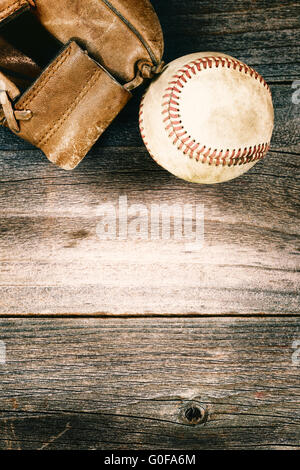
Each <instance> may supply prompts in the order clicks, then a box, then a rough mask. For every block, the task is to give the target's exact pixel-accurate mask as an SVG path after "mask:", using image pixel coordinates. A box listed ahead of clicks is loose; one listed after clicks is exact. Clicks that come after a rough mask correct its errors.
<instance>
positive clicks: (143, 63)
mask: <svg viewBox="0 0 300 470" xmlns="http://www.w3.org/2000/svg"><path fill="white" fill-rule="evenodd" d="M29 9H30V12H32V13H34V14H35V16H36V17H37V18H38V20H39V21H40V23H41V24H42V25H43V27H44V28H46V29H47V31H49V32H50V33H51V35H53V36H54V37H55V38H56V39H58V40H59V41H61V43H68V41H69V40H72V41H71V42H70V44H68V45H67V46H66V47H65V48H64V50H63V51H62V52H61V53H60V54H59V55H58V57H57V58H55V59H54V60H53V61H51V63H50V65H49V66H48V67H47V68H46V70H45V71H44V72H43V73H42V74H41V75H40V76H39V77H38V78H37V79H36V81H35V82H34V83H33V85H32V86H31V87H30V88H29V89H28V90H27V91H26V92H25V93H24V94H23V95H22V97H21V98H20V99H19V100H18V101H17V102H13V98H12V96H10V93H9V83H5V81H4V80H3V81H2V83H3V87H4V89H3V90H2V92H1V90H0V93H1V97H0V98H1V103H2V109H1V108H0V123H1V122H2V123H4V124H5V125H8V126H9V127H10V128H11V130H12V131H13V132H15V133H16V134H18V135H19V136H20V137H22V138H24V139H25V140H28V141H29V142H31V143H32V144H34V145H36V146H37V147H39V148H40V149H42V150H43V151H44V153H45V154H46V156H47V157H48V158H49V160H50V161H52V162H53V163H56V164H57V165H59V166H60V167H62V168H64V169H73V168H75V166H76V165H77V164H78V163H79V162H80V161H81V160H82V158H83V157H84V156H85V155H86V153H87V152H88V151H89V149H90V148H91V147H92V145H93V144H94V143H95V141H96V140H97V139H98V138H99V136H100V135H101V134H102V133H103V132H104V130H105V129H106V128H107V127H108V126H109V125H110V123H111V122H112V120H113V119H114V118H115V117H116V116H117V114H118V113H119V112H120V111H121V109H122V108H123V107H124V106H125V105H126V103H127V102H128V100H129V99H130V97H131V94H130V92H129V90H131V89H133V88H135V87H136V86H138V85H139V84H140V83H141V82H142V81H143V79H144V78H151V77H152V75H153V74H154V73H156V72H159V71H160V70H161V59H162V54H163V36H162V31H161V27H160V24H159V21H158V18H157V16H156V14H155V12H154V10H153V8H152V6H151V5H150V3H149V1H148V0H109V1H108V0H76V1H75V0H60V1H59V2H58V1H57V0H19V1H16V0H0V24H1V22H3V21H5V22H7V21H10V20H11V19H13V18H14V17H15V16H16V15H19V14H20V13H22V12H23V11H25V12H27V11H28V10H29ZM10 15H12V16H10ZM26 15H27V13H26ZM26 15H23V16H21V21H22V20H23V18H25V16H26ZM31 18H32V16H31ZM18 21H19V18H18ZM18 21H17V22H18ZM18 24H20V23H18ZM10 25H11V23H10ZM10 25H9V27H10ZM28 29H29V30H28ZM30 30H31V28H28V27H27V30H25V32H24V35H22V34H23V33H22V32H21V34H20V30H18V31H16V35H17V34H18V39H20V38H21V46H22V45H23V38H26V37H27V34H28V35H30ZM10 38H11V37H10ZM14 39H15V38H14V34H13V38H11V39H10V40H14ZM74 39H75V41H74ZM38 40H39V38H38V37H37V38H36V41H38ZM14 44H15V42H14ZM41 47H42V45H41ZM85 50H86V51H85ZM26 53H27V52H26ZM88 54H89V55H90V56H89V55H88ZM47 60H49V59H47ZM113 77H115V78H116V79H118V80H120V81H121V82H123V83H124V86H122V85H120V83H118V81H116V79H115V78H113ZM9 78H11V77H9ZM9 98H10V99H9Z"/></svg>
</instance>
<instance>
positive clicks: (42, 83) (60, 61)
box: [16, 47, 71, 109]
mask: <svg viewBox="0 0 300 470" xmlns="http://www.w3.org/2000/svg"><path fill="white" fill-rule="evenodd" d="M70 54H71V49H70V47H69V48H68V49H66V50H65V51H64V52H63V54H61V55H60V56H58V58H57V59H56V60H55V61H54V62H53V63H52V64H51V66H50V68H49V70H48V71H47V72H46V73H45V74H44V76H43V75H42V77H41V79H40V80H39V81H38V83H36V85H33V87H32V89H31V90H30V92H29V94H27V95H26V96H24V98H23V99H22V98H21V99H20V101H19V102H18V103H17V105H16V109H19V108H20V107H24V106H27V105H28V104H30V103H32V102H33V101H34V99H35V98H36V97H37V95H38V93H39V92H40V91H41V90H42V89H43V88H44V87H45V86H46V85H47V83H48V82H49V81H50V80H51V78H52V77H53V75H54V73H55V72H56V71H57V69H58V68H59V67H61V66H62V65H63V63H64V62H65V61H66V60H67V58H68V57H69V55H70Z"/></svg>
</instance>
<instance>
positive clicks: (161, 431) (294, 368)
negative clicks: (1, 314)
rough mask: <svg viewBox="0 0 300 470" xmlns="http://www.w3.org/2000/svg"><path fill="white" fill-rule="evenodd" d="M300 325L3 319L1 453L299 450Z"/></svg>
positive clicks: (279, 321)
mask: <svg viewBox="0 0 300 470" xmlns="http://www.w3.org/2000/svg"><path fill="white" fill-rule="evenodd" d="M299 327H300V322H299V319H298V318H285V319H283V318H278V319H276V318H257V319H254V318H252V319H251V318H248V319H244V320H243V319H234V318H227V319H214V318H211V319H206V318H202V319H199V318H198V319H196V318H195V319H185V320H184V319H162V318H157V319H149V318H148V319H119V320H118V321H116V320H113V319H106V320H104V319H86V320H84V319H77V320H75V319H70V320H61V319H53V320H50V319H47V320H42V319H38V320H32V319H26V320H21V319H18V320H11V319H9V320H4V319H2V320H0V339H1V340H2V341H4V342H5V344H6V364H2V365H0V376H1V388H0V409H1V413H0V449H8V448H21V449H38V448H48V449H84V448H86V449H129V448H130V449H142V448H145V449H149V448H150V449H161V448H163V449H174V448H176V449H184V450H188V449H193V450H195V449H224V448H225V449H236V448H242V449H251V448H257V449H258V448H269V449H271V448H295V449H296V448H299V438H300V434H299V430H300V428H299V424H300V415H299V401H300V400H299V399H300V396H299V367H300V365H299V360H298V359H299V358H298V356H297V355H296V354H294V353H295V352H296V349H294V347H295V344H294V342H295V341H297V340H298V341H299V335H300V328H299ZM298 344H299V343H298ZM293 346H294V347H293ZM293 354H294V356H293ZM293 357H294V361H293ZM191 407H196V408H198V409H200V411H202V410H205V413H206V414H205V418H204V421H206V423H205V424H204V423H202V424H201V422H200V423H199V424H197V425H195V424H194V425H193V424H192V423H191V422H190V421H189V420H188V419H187V417H186V414H185V413H186V410H187V409H189V408H191ZM200 421H201V420H200Z"/></svg>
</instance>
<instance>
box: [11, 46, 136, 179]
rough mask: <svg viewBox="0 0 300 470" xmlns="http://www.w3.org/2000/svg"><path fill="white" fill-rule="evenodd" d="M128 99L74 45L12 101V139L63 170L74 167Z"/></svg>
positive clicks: (105, 72) (110, 78) (112, 79)
mask: <svg viewBox="0 0 300 470" xmlns="http://www.w3.org/2000/svg"><path fill="white" fill-rule="evenodd" d="M130 98H131V93H130V92H129V91H127V90H125V88H124V87H122V86H121V85H120V84H119V83H118V82H117V81H116V80H115V79H114V78H113V77H112V76H111V75H110V74H109V73H108V72H107V71H106V70H105V69H104V68H102V67H101V66H100V65H99V64H97V63H96V62H95V61H94V60H92V59H91V58H90V57H89V56H88V55H87V53H85V52H84V51H83V50H82V49H81V48H80V47H79V46H78V45H77V44H76V43H75V42H74V41H72V42H70V43H69V44H68V45H67V46H66V47H65V48H64V49H63V51H62V52H61V53H60V54H59V56H58V57H57V58H56V59H55V60H54V61H53V62H52V63H51V65H50V66H49V67H48V68H47V69H46V70H45V71H44V72H43V73H42V74H41V76H40V77H39V78H38V80H37V81H36V82H35V83H34V84H33V85H32V87H31V88H29V89H28V90H27V91H26V92H25V93H24V95H22V97H21V98H20V99H19V100H18V101H17V102H16V103H15V113H17V112H18V111H24V110H27V111H29V112H30V113H31V118H30V119H29V120H26V121H20V122H19V128H20V130H19V132H18V133H17V135H18V136H20V137H22V138H23V139H25V140H27V141H29V142H31V143H32V144H34V145H35V146H37V147H38V148H40V149H41V150H43V152H44V153H45V154H46V156H47V157H48V159H49V160H50V161H51V162H53V163H55V164H56V165H58V166H60V167H61V168H64V169H66V170H71V169H73V168H75V167H76V166H77V165H78V163H79V162H80V161H81V160H82V159H83V158H84V156H85V155H86V153H87V152H88V151H89V149H90V148H91V147H92V145H93V144H94V143H95V142H96V140H97V139H98V138H99V137H100V135H101V134H102V133H103V132H104V130H105V129H106V128H107V127H108V126H109V125H110V123H111V122H112V121H113V119H114V118H115V117H116V116H117V114H118V113H119V112H120V111H121V110H122V109H123V107H124V106H125V105H126V104H127V102H128V101H129V99H130Z"/></svg>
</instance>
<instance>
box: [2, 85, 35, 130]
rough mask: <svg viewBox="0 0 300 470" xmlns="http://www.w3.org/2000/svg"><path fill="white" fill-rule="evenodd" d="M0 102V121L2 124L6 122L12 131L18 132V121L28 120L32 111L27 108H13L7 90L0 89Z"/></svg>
mask: <svg viewBox="0 0 300 470" xmlns="http://www.w3.org/2000/svg"><path fill="white" fill-rule="evenodd" d="M0 104H1V106H2V110H1V108H0V123H1V124H4V125H5V124H7V126H8V127H9V128H10V129H11V130H12V131H13V132H20V127H19V124H18V121H28V120H29V119H30V118H31V117H32V112H31V111H29V110H17V109H14V108H13V104H12V101H11V100H10V97H9V94H8V91H7V90H1V89H0ZM1 111H2V112H1ZM3 115H4V116H3Z"/></svg>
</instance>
